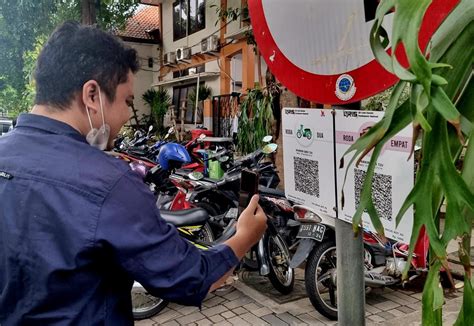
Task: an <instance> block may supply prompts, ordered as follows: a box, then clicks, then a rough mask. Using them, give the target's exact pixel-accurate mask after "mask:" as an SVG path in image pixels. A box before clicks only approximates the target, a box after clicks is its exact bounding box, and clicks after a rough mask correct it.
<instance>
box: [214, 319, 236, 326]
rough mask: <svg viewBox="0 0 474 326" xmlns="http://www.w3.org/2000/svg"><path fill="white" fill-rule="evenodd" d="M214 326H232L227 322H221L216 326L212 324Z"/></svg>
mask: <svg viewBox="0 0 474 326" xmlns="http://www.w3.org/2000/svg"><path fill="white" fill-rule="evenodd" d="M214 325H215V326H232V324H231V323H229V322H228V321H227V320H223V321H221V322H218V323H217V324H214Z"/></svg>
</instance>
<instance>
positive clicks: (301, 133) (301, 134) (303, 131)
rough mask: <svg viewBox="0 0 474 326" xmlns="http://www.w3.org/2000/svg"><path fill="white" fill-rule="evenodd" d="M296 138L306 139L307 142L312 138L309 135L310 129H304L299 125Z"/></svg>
mask: <svg viewBox="0 0 474 326" xmlns="http://www.w3.org/2000/svg"><path fill="white" fill-rule="evenodd" d="M296 137H298V138H301V137H306V138H308V140H310V139H311V137H313V134H312V133H311V129H309V128H304V127H303V125H301V127H300V129H298V130H297V131H296Z"/></svg>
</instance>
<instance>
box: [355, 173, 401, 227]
mask: <svg viewBox="0 0 474 326" xmlns="http://www.w3.org/2000/svg"><path fill="white" fill-rule="evenodd" d="M365 176H366V172H365V171H363V170H360V169H354V191H355V207H356V209H357V207H359V203H360V194H361V191H362V186H363V185H364V180H365ZM372 200H373V202H374V205H375V209H376V211H377V214H378V215H379V217H380V218H383V219H385V220H388V221H391V220H392V176H391V175H386V174H379V173H374V177H373V179H372Z"/></svg>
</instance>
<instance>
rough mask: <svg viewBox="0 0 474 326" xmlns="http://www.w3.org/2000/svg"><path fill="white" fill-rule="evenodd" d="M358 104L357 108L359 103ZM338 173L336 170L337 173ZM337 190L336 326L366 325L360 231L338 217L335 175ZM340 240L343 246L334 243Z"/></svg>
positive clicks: (334, 121) (335, 156) (336, 208)
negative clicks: (355, 230)
mask: <svg viewBox="0 0 474 326" xmlns="http://www.w3.org/2000/svg"><path fill="white" fill-rule="evenodd" d="M358 103H359V107H360V102H358ZM331 113H332V115H333V137H334V139H336V126H335V123H336V118H335V116H336V114H337V110H336V109H334V107H333V109H332V111H331ZM333 161H334V171H337V169H338V164H337V163H338V162H337V153H336V142H335V141H334V160H333ZM336 174H337V173H335V175H336ZM334 184H335V190H336V194H335V195H336V207H335V211H336V223H335V227H336V257H337V277H336V281H337V311H338V321H339V325H343V326H345V325H355V326H364V325H365V286H364V260H363V256H364V254H363V250H364V244H363V242H362V232H359V234H358V235H357V236H356V237H355V236H354V232H353V230H352V225H351V224H350V223H347V222H345V221H343V220H341V219H339V216H338V211H339V209H338V205H339V196H338V187H337V177H336V176H335V181H334ZM339 243H342V244H344V245H342V246H341V245H337V244H339Z"/></svg>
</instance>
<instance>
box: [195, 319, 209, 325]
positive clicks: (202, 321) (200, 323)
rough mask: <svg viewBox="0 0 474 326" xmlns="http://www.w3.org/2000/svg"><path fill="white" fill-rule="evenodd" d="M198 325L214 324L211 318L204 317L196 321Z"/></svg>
mask: <svg viewBox="0 0 474 326" xmlns="http://www.w3.org/2000/svg"><path fill="white" fill-rule="evenodd" d="M196 325H197V326H210V325H213V323H212V321H210V320H209V319H207V318H204V319H201V320H198V321H197V322H196Z"/></svg>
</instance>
